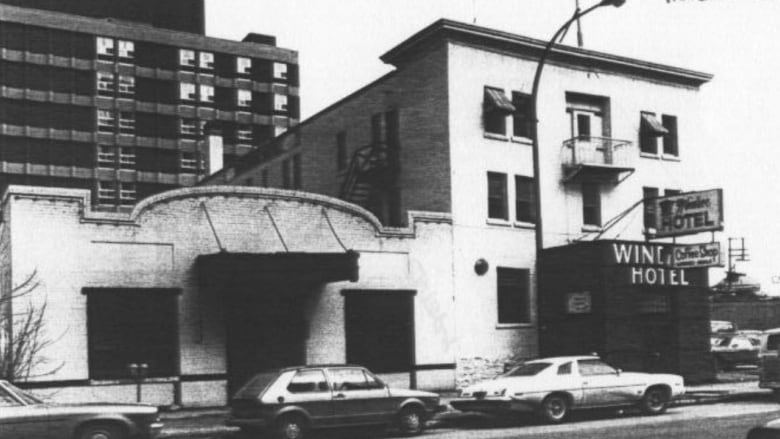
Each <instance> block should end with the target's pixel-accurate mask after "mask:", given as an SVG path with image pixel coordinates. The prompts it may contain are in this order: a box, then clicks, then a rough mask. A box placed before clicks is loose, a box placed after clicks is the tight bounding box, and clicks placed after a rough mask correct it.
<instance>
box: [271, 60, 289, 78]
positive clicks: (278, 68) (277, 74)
mask: <svg viewBox="0 0 780 439" xmlns="http://www.w3.org/2000/svg"><path fill="white" fill-rule="evenodd" d="M274 79H287V64H285V63H281V62H275V63H274Z"/></svg>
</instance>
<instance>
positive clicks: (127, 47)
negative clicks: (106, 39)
mask: <svg viewBox="0 0 780 439" xmlns="http://www.w3.org/2000/svg"><path fill="white" fill-rule="evenodd" d="M118 46H119V59H120V61H121V60H122V59H125V60H127V59H133V57H135V43H133V42H132V41H124V40H119V41H118Z"/></svg>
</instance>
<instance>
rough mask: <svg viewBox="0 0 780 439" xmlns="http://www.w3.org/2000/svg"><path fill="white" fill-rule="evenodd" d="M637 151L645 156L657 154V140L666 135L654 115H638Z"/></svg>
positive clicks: (662, 126) (642, 113)
mask: <svg viewBox="0 0 780 439" xmlns="http://www.w3.org/2000/svg"><path fill="white" fill-rule="evenodd" d="M639 117H640V119H639V151H640V152H642V153H645V154H652V155H656V154H658V138H659V137H663V136H665V135H666V134H668V131H667V129H666V127H664V125H663V123H661V122H659V121H658V119H657V118H656V117H655V113H650V112H647V111H643V112H641V113H640V114H639Z"/></svg>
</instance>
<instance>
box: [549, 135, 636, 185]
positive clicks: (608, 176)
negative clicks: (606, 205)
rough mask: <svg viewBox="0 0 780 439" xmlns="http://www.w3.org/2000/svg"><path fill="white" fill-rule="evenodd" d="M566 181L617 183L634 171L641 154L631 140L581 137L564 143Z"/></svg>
mask: <svg viewBox="0 0 780 439" xmlns="http://www.w3.org/2000/svg"><path fill="white" fill-rule="evenodd" d="M561 154H562V157H561V162H562V164H563V168H564V171H565V172H564V180H565V181H567V182H568V181H571V180H574V179H578V180H581V179H587V180H594V181H612V182H615V183H618V182H620V181H623V180H624V179H625V178H626V177H628V175H630V174H631V173H633V172H634V169H635V166H636V160H637V157H638V156H639V153H638V152H637V150H636V147H635V145H634V144H632V143H631V142H630V141H628V140H619V139H613V138H609V137H591V136H587V137H586V136H581V137H575V138H573V139H569V140H565V141H564V142H563V148H562V151H561Z"/></svg>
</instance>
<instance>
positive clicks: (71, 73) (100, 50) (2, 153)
mask: <svg viewBox="0 0 780 439" xmlns="http://www.w3.org/2000/svg"><path fill="white" fill-rule="evenodd" d="M121 3H122V2H120V4H121ZM298 119H299V99H298V64H297V52H295V51H293V50H288V49H282V48H278V47H276V46H275V39H274V38H273V37H269V36H264V35H258V34H249V35H247V37H246V38H245V39H244V41H241V42H239V41H229V40H224V39H218V38H210V37H205V36H203V35H200V34H197V33H191V32H181V31H175V30H170V29H163V28H158V27H153V26H149V25H148V24H141V23H131V22H126V21H116V20H112V19H98V18H91V17H84V16H79V15H73V14H65V13H62V12H52V11H46V10H41V9H32V8H20V7H16V6H8V5H2V4H0V190H4V189H5V188H6V187H7V186H8V185H9V184H22V185H36V186H57V187H73V188H86V189H90V190H91V191H92V194H93V198H92V202H93V204H95V205H97V206H99V207H100V208H101V209H105V210H117V209H120V208H121V207H122V206H131V205H133V204H134V203H135V202H136V200H138V199H141V198H143V197H146V196H149V195H151V194H154V193H158V192H161V191H164V190H167V189H172V188H175V187H180V186H190V185H193V184H195V183H196V182H197V181H198V180H199V179H200V178H202V177H203V176H205V175H208V174H209V173H210V172H212V171H214V170H215V169H219V168H220V167H221V166H222V165H223V163H227V164H229V163H232V161H233V160H234V159H235V158H236V157H238V156H241V155H243V154H244V153H246V152H248V151H250V150H252V149H255V148H257V147H258V146H259V145H260V144H262V143H264V142H265V141H267V140H269V139H271V138H273V137H274V136H276V135H278V134H280V133H282V132H284V131H285V130H286V129H287V128H288V127H291V126H293V125H295V124H296V123H297V122H298ZM204 128H206V129H207V130H208V131H209V133H210V134H213V133H218V134H219V135H220V136H221V141H217V142H214V141H211V142H206V140H205V132H204ZM212 140H213V137H212Z"/></svg>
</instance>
